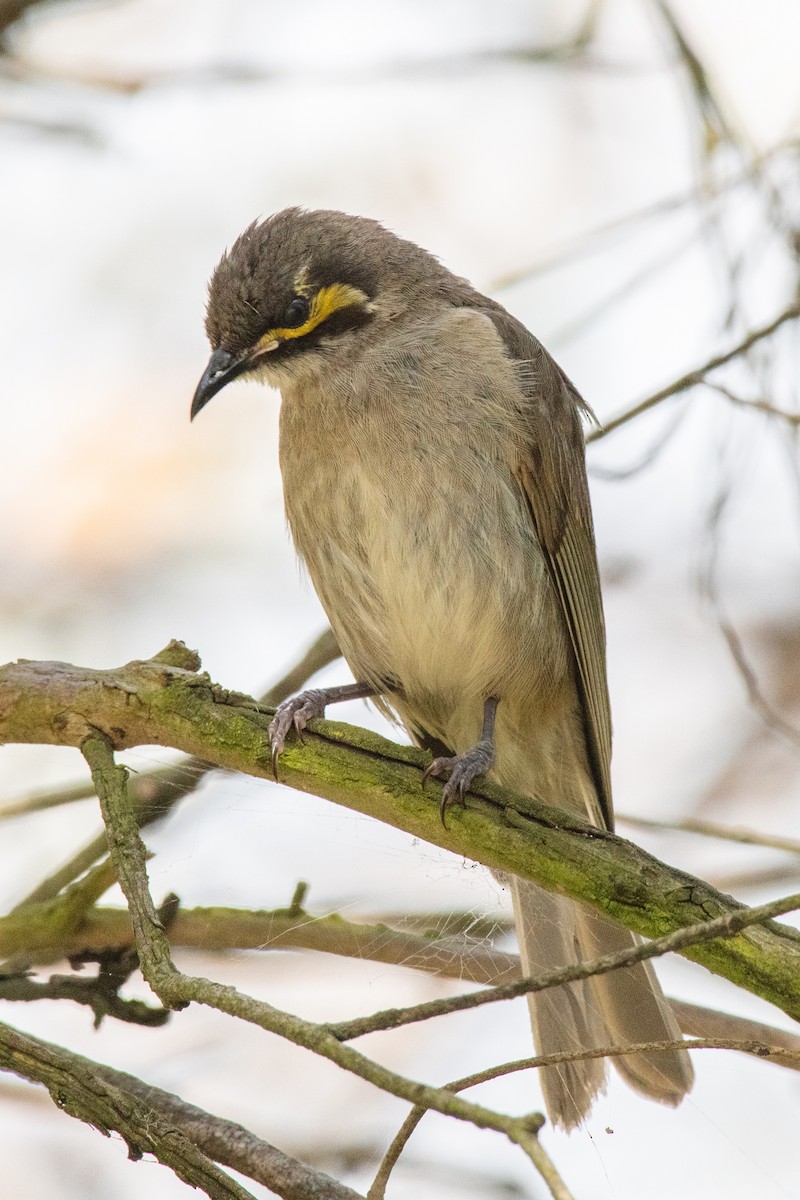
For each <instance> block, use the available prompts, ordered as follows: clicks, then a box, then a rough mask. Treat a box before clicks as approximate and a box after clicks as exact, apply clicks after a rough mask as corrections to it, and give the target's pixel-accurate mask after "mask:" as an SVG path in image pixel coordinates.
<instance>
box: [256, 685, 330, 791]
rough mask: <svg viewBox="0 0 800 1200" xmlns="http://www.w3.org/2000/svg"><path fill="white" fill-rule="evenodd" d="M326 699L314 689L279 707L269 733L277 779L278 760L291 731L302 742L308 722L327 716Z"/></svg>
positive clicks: (323, 694)
mask: <svg viewBox="0 0 800 1200" xmlns="http://www.w3.org/2000/svg"><path fill="white" fill-rule="evenodd" d="M325 699H326V695H325V693H324V692H323V691H321V690H319V689H316V688H312V689H311V690H310V691H307V692H301V693H300V695H299V696H291V697H290V698H289V699H288V700H284V701H283V703H282V704H279V705H278V707H277V709H276V710H275V716H274V717H273V718H272V721H271V722H270V726H269V730H268V731H267V733H268V736H269V742H270V747H271V749H272V771H273V774H274V775H275V778H276V779H277V778H278V759H279V758H280V756H281V755H282V754H283V750H284V747H285V745H286V735H287V734H288V732H289V730H290V729H292V728H294V730H295V732H296V733H297V736H298V737H299V739H300V741H301V742H302V741H303V730H304V729H305V727H306V725H307V724H308V722H309V721H311V720H312V719H313V718H314V717H324V716H325Z"/></svg>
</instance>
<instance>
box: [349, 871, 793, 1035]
mask: <svg viewBox="0 0 800 1200" xmlns="http://www.w3.org/2000/svg"><path fill="white" fill-rule="evenodd" d="M798 908H800V892H797V893H795V894H794V895H792V896H784V897H782V898H781V899H780V900H772V901H770V903H769V904H761V905H759V906H758V907H757V908H744V909H741V910H739V911H738V912H733V913H726V914H725V916H722V917H716V918H714V920H712V921H706V922H703V923H701V924H698V925H690V926H689V927H688V928H686V929H679V930H677V931H676V932H675V933H668V934H666V935H665V936H664V937H660V938H656V939H655V940H654V941H652V942H640V943H639V944H638V945H637V946H634V947H631V949H629V950H620V951H618V952H617V953H615V954H605V955H603V956H602V958H597V959H594V960H592V961H590V962H582V963H573V964H570V965H569V966H566V967H560V968H559V969H558V970H555V971H547V972H545V973H544V974H543V975H539V976H537V977H528V978H525V979H521V980H520V981H519V982H517V983H509V984H503V985H502V986H500V987H495V988H490V989H488V990H487V991H485V992H468V993H466V994H465V995H461V996H449V997H447V998H446V999H444V1000H428V1001H426V1002H425V1003H423V1004H415V1005H411V1006H409V1007H408V1008H391V1009H384V1010H383V1011H382V1012H377V1013H373V1014H372V1015H370V1016H368V1017H357V1018H355V1019H354V1020H352V1021H339V1022H337V1023H336V1024H334V1025H329V1026H328V1029H329V1030H330V1031H331V1032H332V1033H333V1034H335V1036H336V1037H338V1038H340V1039H341V1040H342V1041H349V1040H351V1039H352V1038H358V1037H363V1036H364V1034H367V1033H374V1032H375V1031H377V1030H383V1029H397V1028H399V1027H400V1026H401V1025H409V1024H412V1023H414V1022H417V1021H427V1020H429V1019H430V1018H431V1017H439V1016H444V1015H446V1014H449V1013H454V1012H464V1011H465V1010H467V1009H471V1008H481V1007H483V1005H485V1004H496V1003H497V1002H498V1001H501V1000H515V999H516V998H517V997H518V996H528V995H534V994H535V993H537V992H543V991H546V990H548V989H549V988H553V987H560V986H561V985H562V984H565V983H573V982H575V981H576V980H578V979H588V978H589V977H590V976H594V975H605V974H606V973H607V972H608V971H616V970H619V969H620V968H621V967H628V966H632V965H633V964H634V963H637V962H643V961H644V960H645V959H648V958H656V957H658V956H660V955H663V954H669V953H672V952H674V951H676V950H685V949H686V948H687V947H689V946H694V945H698V944H699V943H700V942H707V941H711V940H715V939H716V938H729V937H733V936H735V934H737V933H740V932H741V931H742V930H743V929H746V928H749V927H750V926H751V925H757V924H760V923H761V922H762V921H767V920H770V919H771V918H773V917H777V916H781V915H782V914H785V913H789V912H794V911H795V910H796V909H798Z"/></svg>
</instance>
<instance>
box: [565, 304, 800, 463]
mask: <svg viewBox="0 0 800 1200" xmlns="http://www.w3.org/2000/svg"><path fill="white" fill-rule="evenodd" d="M798 317H800V302H798V301H795V302H794V303H793V304H790V305H789V306H788V307H787V308H785V309H784V310H783V312H781V313H779V314H778V316H777V317H774V318H773V319H772V320H771V321H770V322H769V324H768V325H763V326H762V327H761V328H760V329H756V330H754V331H753V332H752V333H749V334H748V335H747V337H745V338H743V339H742V340H741V341H740V342H738V343H737V345H735V346H734V347H733V348H732V349H731V350H726V351H725V353H724V354H717V355H715V356H714V357H713V358H710V359H709V360H708V361H707V362H705V363H703V365H702V366H700V367H695V368H694V370H692V371H688V372H687V373H686V374H685V375H682V376H681V377H680V379H676V380H675V381H674V382H673V383H670V384H668V385H667V387H664V388H661V390H660V391H658V392H654V393H653V394H652V396H648V397H647V398H646V399H645V400H640V401H639V403H638V404H634V405H633V407H632V408H629V409H626V410H625V411H624V412H621V413H619V414H618V416H616V417H612V418H611V420H610V421H606V422H605V423H604V425H603V427H602V429H593V430H592V431H591V433H589V434H588V436H587V438H586V441H587V443H591V442H597V441H599V440H600V439H601V438H604V437H608V435H609V434H610V433H613V432H614V430H615V429H619V428H620V427H621V426H622V425H627V424H628V422H629V421H633V420H634V418H635V417H638V416H640V415H641V414H642V413H644V412H647V411H648V410H649V409H651V408H655V407H656V405H658V404H661V403H662V401H664V400H668V399H669V398H670V397H671V396H678V395H680V393H681V392H686V391H688V390H689V388H693V387H697V385H698V384H700V383H704V382H705V378H706V376H707V375H710V374H711V372H712V371H716V370H717V368H718V367H723V366H725V364H726V363H729V362H732V361H733V360H734V359H736V358H741V357H742V356H743V355H745V354H747V352H748V351H749V350H751V349H752V348H753V346H755V345H756V344H757V343H758V342H760V341H763V340H764V338H768V337H771V336H772V334H773V333H775V332H776V331H777V330H778V329H780V327H781V326H782V325H785V324H786V322H787V321H795V320H797V318H798Z"/></svg>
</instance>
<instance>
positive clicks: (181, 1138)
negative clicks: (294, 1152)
mask: <svg viewBox="0 0 800 1200" xmlns="http://www.w3.org/2000/svg"><path fill="white" fill-rule="evenodd" d="M0 1070H4V1071H11V1072H13V1073H14V1074H15V1075H19V1076H21V1077H22V1078H23V1079H27V1080H29V1081H31V1082H34V1083H41V1084H44V1086H45V1087H46V1088H47V1089H48V1090H49V1092H50V1094H51V1096H52V1097H53V1100H54V1102H55V1103H56V1105H58V1107H59V1108H61V1109H62V1110H63V1111H65V1112H69V1113H70V1115H71V1116H74V1117H78V1118H79V1119H80V1120H83V1121H86V1122H87V1123H88V1124H90V1125H94V1126H95V1128H97V1129H100V1131H101V1132H103V1133H109V1132H110V1131H111V1130H115V1131H117V1132H119V1133H120V1134H122V1136H123V1137H124V1138H125V1140H126V1142H127V1143H128V1146H129V1151H130V1155H131V1157H132V1158H141V1156H142V1154H144V1153H150V1154H153V1155H154V1156H155V1157H156V1158H158V1160H159V1162H162V1163H164V1164H165V1165H166V1166H170V1167H172V1169H173V1170H174V1171H175V1172H176V1174H178V1175H179V1176H180V1177H181V1178H182V1179H185V1180H186V1182H187V1183H191V1184H193V1186H195V1187H200V1188H203V1190H204V1191H206V1192H207V1194H208V1195H210V1196H212V1197H214V1198H216V1197H219V1198H223V1197H224V1198H225V1200H234V1198H236V1200H245V1198H246V1197H250V1200H252V1197H251V1195H250V1192H247V1191H245V1190H244V1189H243V1188H241V1187H240V1186H239V1185H237V1184H235V1183H234V1181H233V1180H232V1179H229V1178H228V1176H226V1175H224V1174H223V1173H222V1172H221V1171H219V1170H218V1169H217V1168H216V1167H214V1166H213V1162H218V1163H222V1164H223V1166H226V1167H231V1168H233V1169H234V1170H236V1171H239V1172H240V1173H241V1174H242V1175H245V1176H246V1177H247V1178H249V1179H253V1180H255V1181H256V1182H257V1183H263V1184H264V1185H265V1186H266V1187H268V1188H270V1189H271V1190H272V1191H273V1192H274V1193H275V1194H276V1195H277V1196H281V1197H283V1200H363V1198H362V1197H360V1196H359V1193H357V1192H354V1191H353V1190H352V1189H351V1188H349V1187H345V1186H344V1184H341V1183H337V1181H336V1180H335V1179H331V1178H330V1176H328V1175H323V1174H322V1173H321V1172H319V1171H315V1170H313V1169H312V1168H310V1167H306V1166H305V1165H304V1164H303V1163H300V1162H298V1161H297V1160H296V1159H293V1158H289V1157H288V1156H287V1155H285V1154H284V1153H283V1152H282V1151H280V1150H278V1149H276V1147H275V1146H271V1145H270V1144H269V1143H268V1142H265V1141H263V1140H262V1139H261V1138H257V1137H256V1136H255V1135H254V1134H252V1133H250V1131H249V1130H247V1129H245V1128H243V1126H241V1125H237V1124H236V1123H235V1122H233V1121H226V1120H224V1119H223V1118H221V1117H216V1116H214V1115H213V1114H211V1113H208V1112H205V1111H204V1110H203V1109H200V1108H197V1107H195V1105H193V1104H187V1102H186V1101H185V1100H181V1099H180V1098H179V1097H178V1096H174V1095H173V1094H172V1093H170V1092H164V1091H162V1090H161V1089H160V1088H157V1087H154V1086H153V1085H152V1084H147V1083H143V1082H142V1080H141V1079H137V1078H136V1077H135V1076H133V1075H127V1074H125V1072H123V1071H115V1070H114V1069H113V1068H111V1067H107V1066H105V1065H103V1064H101V1063H97V1062H93V1061H92V1060H91V1059H88V1058H83V1057H82V1056H81V1055H79V1054H73V1053H72V1052H71V1051H69V1050H64V1049H63V1048H62V1047H61V1046H54V1045H52V1044H51V1043H50V1042H44V1041H42V1040H41V1039H39V1038H35V1037H32V1036H31V1035H29V1034H25V1033H20V1032H18V1031H17V1030H16V1029H12V1028H11V1027H10V1026H8V1025H4V1024H0ZM211 1160H213V1162H212V1161H211Z"/></svg>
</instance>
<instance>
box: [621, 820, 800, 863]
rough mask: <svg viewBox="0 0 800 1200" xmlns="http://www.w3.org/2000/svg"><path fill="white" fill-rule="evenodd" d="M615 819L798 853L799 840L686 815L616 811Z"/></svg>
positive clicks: (645, 826) (629, 823)
mask: <svg viewBox="0 0 800 1200" xmlns="http://www.w3.org/2000/svg"><path fill="white" fill-rule="evenodd" d="M616 819H617V821H621V822H622V823H623V825H632V826H633V827H634V829H659V830H665V831H675V832H676V833H696V834H699V835H700V836H701V837H710V838H719V839H720V840H722V841H726V842H737V843H739V844H741V845H743V846H765V847H767V848H768V849H770V850H785V851H786V852H787V853H789V854H800V841H797V840H796V839H794V838H786V837H777V836H776V835H775V834H771V833H758V832H757V831H756V830H754V829H735V828H733V827H730V826H726V825H717V824H715V823H714V822H713V821H701V820H697V819H696V818H694V817H687V818H685V819H684V820H681V821H655V820H653V819H652V818H651V817H636V816H633V815H632V814H630V813H617V814H616Z"/></svg>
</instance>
